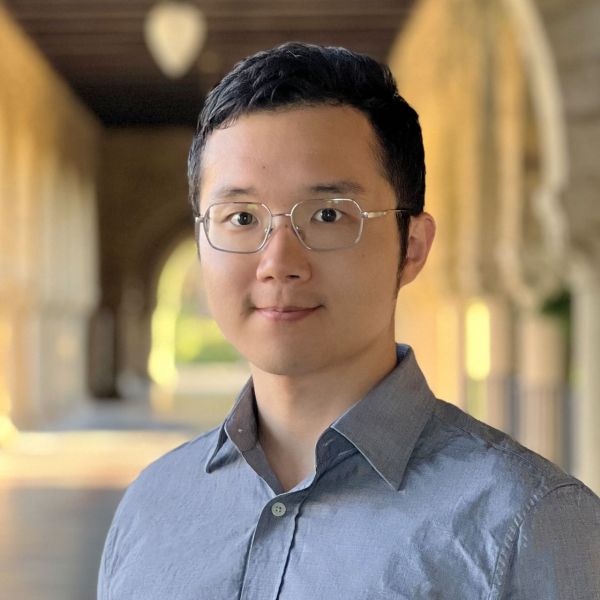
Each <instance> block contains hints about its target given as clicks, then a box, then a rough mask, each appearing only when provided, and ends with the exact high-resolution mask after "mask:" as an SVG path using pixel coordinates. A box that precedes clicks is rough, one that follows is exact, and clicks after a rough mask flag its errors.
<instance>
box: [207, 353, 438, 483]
mask: <svg viewBox="0 0 600 600" xmlns="http://www.w3.org/2000/svg"><path fill="white" fill-rule="evenodd" d="M396 354H397V358H398V363H397V365H396V367H395V368H394V370H393V371H392V372H391V373H389V374H388V375H387V376H386V377H384V379H382V380H381V381H380V382H379V383H378V384H377V385H376V386H375V387H374V388H373V389H372V390H371V391H369V392H368V393H367V395H366V396H365V397H364V398H363V399H362V400H360V401H359V402H358V403H356V404H355V405H354V406H352V407H351V408H349V409H348V410H347V411H346V412H345V413H344V414H343V415H341V416H340V417H339V418H338V419H337V420H336V421H335V422H334V423H333V424H332V425H331V427H330V429H333V430H334V431H336V432H337V433H339V434H340V435H342V436H343V437H344V438H346V439H347V440H348V441H349V442H350V443H351V444H352V445H353V446H354V447H355V448H356V449H357V450H358V451H359V452H360V453H361V454H362V455H363V456H364V458H365V459H366V460H367V461H368V462H369V463H370V464H371V466H372V467H373V468H374V469H375V471H377V473H378V474H379V475H380V476H381V477H382V478H383V479H384V480H385V481H386V482H387V483H388V484H389V485H390V486H391V487H393V488H394V489H396V490H398V489H399V488H400V485H401V483H402V478H403V476H404V472H405V470H406V465H407V464H408V461H409V459H410V456H411V454H412V452H413V449H414V447H415V444H416V443H417V440H418V439H419V436H420V435H421V432H422V431H423V428H424V427H425V424H426V423H427V421H428V420H429V418H430V416H431V414H432V412H433V407H434V404H435V397H434V395H433V393H432V392H431V390H430V389H429V387H428V385H427V382H426V381H425V377H424V376H423V373H422V372H421V369H420V368H419V366H418V364H417V361H416V359H415V356H414V352H413V350H412V348H410V346H406V345H404V344H398V345H397V346H396ZM228 438H229V439H230V440H231V441H232V442H233V443H234V444H235V446H236V447H237V448H238V450H239V451H240V452H246V451H248V450H250V449H252V448H254V446H256V443H257V439H258V436H257V425H256V413H255V402H254V389H253V386H252V379H250V380H248V382H247V383H246V385H245V386H244V387H243V388H242V390H241V391H240V393H239V394H238V397H237V399H236V402H235V404H234V406H233V408H232V409H231V412H230V413H229V415H228V416H227V418H226V419H225V421H224V422H223V425H221V428H220V430H219V437H218V440H217V443H216V445H215V448H214V450H213V452H212V454H211V456H210V458H209V459H208V461H207V463H206V471H207V473H210V472H211V471H212V470H214V468H216V464H215V463H216V462H217V461H216V459H217V455H218V454H219V451H220V450H221V448H222V447H223V445H224V444H225V441H226V440H227V439H228Z"/></svg>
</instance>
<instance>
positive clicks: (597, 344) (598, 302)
mask: <svg viewBox="0 0 600 600" xmlns="http://www.w3.org/2000/svg"><path fill="white" fill-rule="evenodd" d="M599 26H600V5H599V4H598V2H595V1H593V0H581V1H580V2H577V3H572V2H571V1H570V0H537V1H535V0H495V1H492V2H480V1H479V0H420V1H419V2H418V3H417V4H416V5H415V10H414V12H413V14H412V16H411V19H410V20H409V22H408V24H407V26H406V27H405V30H404V31H403V33H402V35H401V36H399V39H398V41H397V43H396V45H395V47H394V48H393V50H392V52H391V56H390V65H391V67H392V70H393V72H394V74H395V75H396V78H397V81H398V84H399V88H400V91H401V93H402V94H403V95H405V96H406V98H407V100H408V101H409V102H411V103H412V104H413V105H414V106H415V108H416V110H417V111H418V112H419V114H420V117H421V123H422V126H423V132H424V141H425V150H426V161H427V169H428V176H427V186H428V192H427V198H426V208H427V209H428V210H430V211H431V212H432V213H433V214H434V216H435V218H436V219H437V221H438V225H439V230H438V231H439V234H438V237H437V240H436V242H435V244H434V249H433V251H432V255H431V259H430V261H429V264H428V266H427V267H426V270H425V273H424V274H423V275H422V277H421V281H420V282H418V283H417V284H416V285H415V286H414V287H413V286H411V287H410V288H408V289H406V290H402V291H401V293H400V298H399V303H398V308H399V311H398V314H399V317H398V324H397V329H398V338H399V339H401V340H404V341H408V342H409V343H411V344H413V345H414V346H415V348H416V352H417V356H418V357H419V359H420V361H421V363H422V364H423V367H424V370H425V372H426V373H427V374H428V376H429V378H430V381H431V384H432V387H433V389H434V391H435V392H436V393H437V394H438V395H440V396H441V397H444V398H446V399H448V400H450V401H452V402H456V403H458V404H461V405H462V406H464V407H465V408H466V409H467V410H469V411H470V412H472V413H474V414H475V416H477V417H479V418H482V419H483V420H486V421H488V422H489V423H491V424H492V425H494V426H496V427H499V428H500V429H504V430H507V431H509V433H513V434H516V435H517V437H518V439H519V440H521V441H522V442H523V443H524V444H526V445H528V446H529V447H531V448H533V449H534V450H537V451H538V452H540V453H541V454H543V455H545V456H547V457H548V458H550V459H552V460H554V461H556V462H558V463H559V464H561V465H563V466H565V467H566V468H567V469H570V470H571V471H572V472H573V473H574V474H575V475H576V476H579V477H580V478H581V479H582V480H583V481H584V482H586V483H587V484H588V485H590V487H592V488H593V489H595V490H596V491H598V490H600V436H598V431H599V427H600V375H599V373H600V370H598V368H597V365H598V364H600V335H599V332H600V309H599V307H600V285H599V284H598V282H599V281H600V275H599V273H600V250H599V247H600V244H599V239H600V238H599V236H598V235H597V233H598V230H599V227H600V203H599V202H597V198H598V190H599V189H600V171H599V170H598V168H597V162H598V161H597V155H598V152H597V151H595V150H596V148H600V146H599V145H598V142H599V140H600V137H599V134H600V94H598V91H599V90H600V87H599V86H600V77H598V74H599V73H600V71H599V67H598V65H600V36H598V27H599ZM561 298H563V299H564V298H567V299H568V298H571V304H570V307H571V308H570V309H569V307H568V300H567V303H565V304H563V305H562V306H563V308H560V309H559V310H558V312H557V311H556V308H552V306H554V307H556V305H557V304H556V303H557V302H558V303H560V302H561V300H560V299H561ZM561 311H562V312H561ZM565 320H566V321H570V322H571V324H572V327H571V329H570V332H571V333H572V334H573V335H572V339H571V340H570V343H569V340H568V338H567V335H568V333H569V329H566V328H565V327H564V324H565ZM470 363H473V364H475V368H474V367H473V364H470ZM481 366H483V368H479V367H481ZM567 391H569V392H570V393H569V394H567ZM565 416H568V419H565ZM569 424H572V425H570V426H569Z"/></svg>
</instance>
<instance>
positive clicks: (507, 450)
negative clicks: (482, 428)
mask: <svg viewBox="0 0 600 600" xmlns="http://www.w3.org/2000/svg"><path fill="white" fill-rule="evenodd" d="M465 414H467V413H465ZM433 416H434V417H435V418H436V419H437V420H438V421H439V422H440V423H442V424H444V425H446V426H448V427H454V428H455V429H458V430H459V431H462V432H463V433H464V434H466V435H468V436H469V437H471V438H473V439H474V440H477V441H478V442H480V443H483V444H488V445H489V446H492V447H493V448H495V449H496V450H498V452H501V453H503V454H509V455H511V456H513V457H515V458H517V459H519V461H520V462H523V463H526V464H527V465H528V466H529V467H531V468H532V469H534V470H535V471H536V472H537V473H538V474H539V475H540V476H542V477H544V479H548V475H549V474H547V473H545V472H544V471H543V470H541V469H540V467H539V466H538V465H536V464H535V463H534V462H532V461H530V460H529V459H528V458H527V456H524V455H523V454H521V453H519V452H516V451H515V450H513V449H511V448H507V447H506V446H500V445H499V444H497V443H496V442H493V441H487V440H485V439H483V438H481V437H478V436H477V435H475V433H473V432H472V431H468V430H467V429H465V428H464V427H461V426H460V425H457V424H456V423H448V422H447V421H444V420H442V419H441V418H440V416H439V415H438V414H437V413H436V412H435V411H434V412H433ZM467 416H470V415H467ZM471 418H473V419H475V418H474V417H471ZM475 421H477V419H475ZM477 422H478V423H479V422H480V421H477ZM481 423H482V425H486V424H485V423H483V422H481ZM486 426H487V427H491V425H486ZM492 429H494V428H492ZM496 431H499V432H500V433H502V434H503V435H506V436H507V437H508V438H510V439H513V438H511V436H509V435H508V434H507V433H505V432H503V431H500V430H499V429H498V430H496ZM514 441H515V443H517V444H518V443H519V442H518V441H517V440H514ZM523 447H524V446H523ZM524 448H525V447H524ZM529 452H533V450H529ZM541 458H543V457H541ZM544 460H547V459H544ZM555 467H556V468H557V469H560V467H558V465H555ZM557 475H558V474H557ZM560 475H561V477H555V478H554V479H556V480H557V482H560V481H561V480H562V481H563V482H564V485H572V484H577V483H579V482H578V481H577V480H575V479H574V478H573V477H572V476H571V475H569V474H568V473H566V472H564V471H562V473H561V474H560Z"/></svg>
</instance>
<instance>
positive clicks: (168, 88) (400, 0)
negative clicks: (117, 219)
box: [5, 0, 415, 126]
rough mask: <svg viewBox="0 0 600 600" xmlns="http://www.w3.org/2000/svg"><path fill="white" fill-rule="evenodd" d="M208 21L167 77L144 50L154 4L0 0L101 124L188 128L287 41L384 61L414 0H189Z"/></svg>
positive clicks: (145, 1) (102, 0)
mask: <svg viewBox="0 0 600 600" xmlns="http://www.w3.org/2000/svg"><path fill="white" fill-rule="evenodd" d="M193 1H194V2H195V3H196V4H197V5H198V6H199V7H200V8H201V9H202V11H203V12H204V15H205V17H206V20H207V23H208V34H207V40H206V43H205V46H204V49H203V51H202V54H201V55H200V57H199V59H198V61H197V63H196V65H195V66H194V67H193V68H192V70H191V71H190V73H188V74H187V75H186V76H185V77H183V78H181V79H179V80H176V81H172V80H170V79H167V78H166V77H165V76H164V75H162V73H161V72H160V71H159V69H158V67H157V66H156V65H155V63H154V62H153V60H152V58H151V57H150V54H149V53H148V50H147V49H146V46H145V43H144V38H143V24H144V17H145V15H146V13H147V12H148V9H149V8H150V7H151V6H153V5H154V4H155V3H156V1H155V0H5V4H6V5H7V6H8V8H9V10H10V12H11V13H12V14H13V16H14V17H15V18H16V20H17V21H18V22H19V23H20V24H21V26H22V28H23V29H24V30H25V32H26V33H27V34H28V35H29V37H30V38H32V39H33V41H34V42H35V43H36V44H37V46H38V47H39V49H40V50H41V52H42V53H43V54H44V55H45V56H46V58H47V59H48V60H49V62H50V63H51V64H52V65H53V67H54V68H55V69H56V71H58V72H59V73H60V74H61V75H62V76H63V77H64V78H65V79H66V80H67V81H68V82H69V84H70V86H71V87H72V88H73V90H74V91H75V92H76V93H77V94H78V95H79V96H80V98H81V99H82V100H83V101H84V103H85V104H86V105H87V106H88V107H89V108H90V109H91V110H92V111H93V112H94V113H95V114H96V115H97V116H98V117H99V118H100V119H101V120H102V122H103V123H105V124H106V125H108V126H124V125H154V124H165V125H166V124H170V125H175V124H177V125H180V124H185V125H192V124H193V123H195V120H196V117H197V114H198V112H199V109H200V106H201V104H202V99H203V97H204V96H205V94H206V93H207V91H208V90H209V89H210V88H211V87H212V86H213V85H214V84H215V83H216V82H217V81H218V80H219V79H220V77H221V76H222V75H223V74H224V73H226V72H227V71H228V70H229V69H230V68H231V67H232V66H233V65H234V64H235V63H236V62H237V61H238V60H239V59H241V58H243V57H244V56H247V55H248V54H251V53H254V52H256V51H258V50H260V49H264V48H269V47H272V46H275V45H277V44H280V43H282V42H285V41H288V40H295V41H305V42H314V43H318V44H326V45H336V46H337V45H339V46H347V47H349V48H351V49H353V50H356V51H358V52H365V53H367V54H369V55H371V56H373V57H374V58H376V59H378V60H380V61H385V60H386V58H387V55H388V52H389V49H390V46H391V44H392V43H393V41H394V39H395V37H396V35H397V34H398V32H399V31H400V29H401V28H402V25H403V23H404V22H405V21H406V18H407V17H408V15H409V14H410V11H411V6H412V5H413V3H414V1H415V0H237V1H236V0H193Z"/></svg>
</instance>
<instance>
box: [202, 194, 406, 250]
mask: <svg viewBox="0 0 600 600" xmlns="http://www.w3.org/2000/svg"><path fill="white" fill-rule="evenodd" d="M392 212H393V213H406V214H410V211H409V210H407V209H404V208H388V209H385V210H376V211H364V210H363V209H362V208H361V207H360V206H359V204H358V203H357V202H356V201H355V200H351V199H349V198H332V199H324V200H304V201H302V202H298V203H297V204H294V206H293V207H292V209H291V210H290V212H289V213H272V212H271V211H270V210H269V207H268V206H266V205H265V204H261V203H253V202H222V203H221V202H218V203H216V204H211V205H210V206H209V207H208V208H207V209H206V212H205V213H204V215H201V216H199V217H196V219H195V222H196V232H197V234H198V233H199V232H198V227H199V225H200V224H202V225H203V226H204V232H205V233H206V239H207V240H208V243H209V244H210V245H211V246H212V247H213V248H215V249H216V250H222V251H223V252H235V253H238V254H253V253H254V252H259V251H260V250H262V249H263V248H264V247H265V245H266V243H267V241H268V239H269V236H270V235H271V233H272V231H273V219H274V217H289V218H290V220H291V223H292V229H293V230H294V233H295V234H296V236H297V237H298V239H299V240H300V243H301V244H302V245H303V246H304V247H305V248H307V249H308V250H340V249H342V248H349V247H351V246H354V245H355V244H357V243H358V241H359V240H360V237H361V234H362V230H363V223H364V221H365V219H375V218H377V217H384V216H385V215H387V214H388V213H392Z"/></svg>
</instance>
